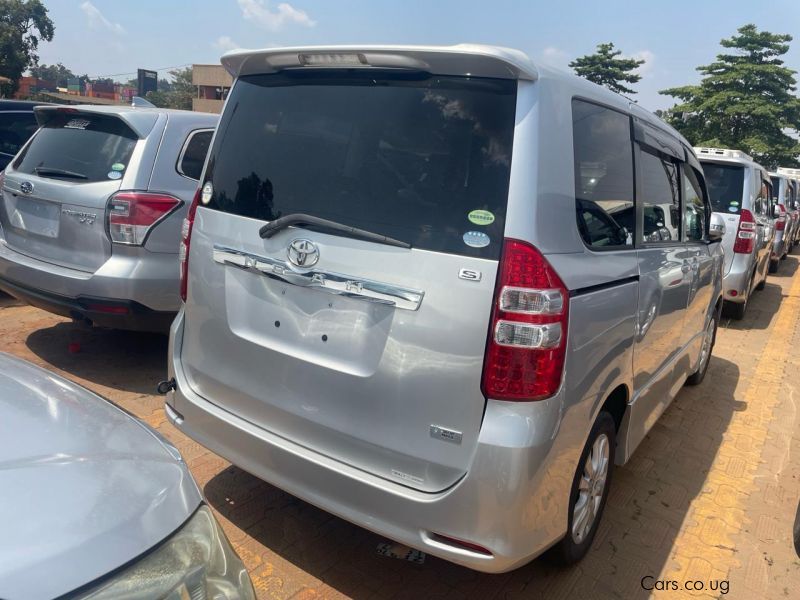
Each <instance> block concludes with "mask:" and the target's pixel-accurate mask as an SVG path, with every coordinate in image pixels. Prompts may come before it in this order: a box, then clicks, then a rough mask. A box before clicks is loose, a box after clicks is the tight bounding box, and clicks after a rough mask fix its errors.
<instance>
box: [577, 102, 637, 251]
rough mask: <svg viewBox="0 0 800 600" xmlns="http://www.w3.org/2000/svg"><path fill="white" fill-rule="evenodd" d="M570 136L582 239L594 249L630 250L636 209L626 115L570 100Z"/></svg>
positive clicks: (579, 227) (629, 134)
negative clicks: (571, 136) (571, 138)
mask: <svg viewBox="0 0 800 600" xmlns="http://www.w3.org/2000/svg"><path fill="white" fill-rule="evenodd" d="M572 135H573V146H574V153H575V211H576V217H577V223H578V230H579V231H580V234H581V237H582V238H583V241H584V242H585V243H586V245H587V246H590V247H592V248H596V249H604V248H632V247H633V235H634V226H635V222H636V211H635V209H634V205H633V191H634V179H633V144H632V142H631V129H630V117H628V116H626V115H624V114H622V113H619V112H616V111H614V110H610V109H608V108H603V107H602V106H597V105H596V104H592V103H590V102H584V101H582V100H573V101H572Z"/></svg>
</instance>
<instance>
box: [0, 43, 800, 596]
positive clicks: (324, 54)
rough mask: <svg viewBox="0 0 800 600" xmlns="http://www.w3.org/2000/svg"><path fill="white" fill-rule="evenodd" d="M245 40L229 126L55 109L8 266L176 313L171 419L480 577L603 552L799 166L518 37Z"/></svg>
mask: <svg viewBox="0 0 800 600" xmlns="http://www.w3.org/2000/svg"><path fill="white" fill-rule="evenodd" d="M222 63H223V65H224V66H225V67H226V68H227V70H228V71H229V72H230V73H231V74H232V75H233V77H234V78H235V82H234V85H233V87H232V89H231V91H230V94H229V96H228V98H227V101H226V104H225V108H224V111H223V114H222V116H221V118H220V120H219V123H218V124H217V122H216V117H214V116H211V115H201V114H198V113H178V112H172V111H161V110H157V109H138V108H107V109H90V108H84V107H78V108H68V109H65V108H59V107H45V108H37V109H36V114H37V119H38V120H39V123H40V125H41V128H40V129H39V131H38V132H37V133H36V135H35V136H34V137H33V139H32V140H31V141H30V142H29V143H28V144H27V145H26V146H25V147H24V148H23V149H22V150H21V152H20V153H19V154H18V155H17V156H16V158H15V159H14V161H13V162H12V163H11V164H10V165H9V167H8V168H7V169H6V172H5V178H4V180H3V181H2V195H3V202H2V205H0V226H1V227H2V229H0V231H2V234H1V235H2V239H0V289H4V290H6V291H8V292H9V293H11V294H13V295H15V296H17V297H18V298H21V299H23V300H26V301H28V302H30V303H31V304H34V305H37V306H41V307H43V308H46V309H48V310H51V311H53V312H56V313H58V314H64V315H68V316H71V317H73V318H75V319H80V320H89V321H91V322H93V323H96V324H101V325H108V326H113V327H124V328H138V329H158V328H159V327H161V326H162V325H163V324H164V323H166V322H167V321H170V322H171V329H170V342H169V355H168V379H167V380H166V381H164V382H162V383H161V384H160V385H159V390H160V391H161V392H162V393H165V394H166V405H165V410H166V413H167V416H168V418H169V420H170V421H171V422H172V424H173V425H174V426H175V427H176V428H178V429H180V430H181V431H183V432H184V433H185V434H187V435H188V436H190V437H191V438H193V439H195V440H197V441H198V442H200V443H201V444H203V445H205V446H206V447H208V448H210V449H212V450H213V451H215V452H217V453H218V454H220V455H221V456H223V457H225V458H226V459H228V460H230V461H231V462H233V463H234V464H237V465H239V466H240V467H242V468H244V469H245V470H247V471H249V472H251V473H253V474H255V475H257V476H258V477H261V478H263V479H264V480H266V481H269V482H271V483H273V484H275V485H276V486H278V487H280V488H282V489H284V490H287V491H288V492H290V493H292V494H294V495H296V496H298V497H300V498H303V499H305V500H307V501H308V502H311V503H313V504H315V505H317V506H319V507H321V508H323V509H325V510H328V511H330V512H331V513H334V514H336V515H339V516H340V517H342V518H345V519H347V520H350V521H352V522H354V523H357V524H359V525H361V526H363V527H366V528H369V529H371V530H373V531H375V532H378V533H380V534H382V535H385V536H387V537H389V538H391V539H394V540H397V541H400V542H403V543H405V544H407V545H409V546H411V547H414V548H418V549H421V550H423V551H425V552H428V553H430V554H433V555H436V556H439V557H442V558H444V559H447V560H450V561H452V562H455V563H458V564H461V565H465V566H467V567H470V568H473V569H477V570H480V571H487V572H502V571H507V570H510V569H513V568H515V567H518V566H520V565H522V564H524V563H526V562H528V561H530V560H531V559H533V558H534V557H536V556H538V555H540V554H542V553H543V552H545V551H548V550H549V551H550V555H551V556H552V557H553V558H556V559H558V560H560V561H561V562H563V563H572V562H575V561H577V560H579V559H580V558H581V557H582V556H583V555H584V554H585V553H586V552H587V551H588V549H589V547H590V546H591V544H592V540H593V537H594V535H595V532H596V531H597V527H598V523H599V519H600V515H601V513H602V511H603V507H604V505H605V502H606V499H607V498H608V493H609V486H610V482H611V477H612V473H613V466H614V465H615V464H624V463H625V462H626V461H627V460H628V459H629V458H630V456H631V455H632V453H633V452H634V450H635V449H636V447H637V446H638V445H639V443H640V442H641V441H642V439H643V438H644V436H645V435H646V434H647V432H648V430H649V429H650V427H652V425H653V423H654V422H655V421H656V419H657V418H658V416H659V415H660V414H661V413H662V412H663V411H664V410H665V409H666V408H667V406H668V405H669V404H670V402H671V401H672V399H673V398H674V397H675V395H676V394H677V392H678V391H679V390H680V388H681V386H682V385H683V384H684V383H688V384H691V385H697V384H699V383H701V382H702V381H703V378H704V377H705V374H706V372H707V370H708V367H709V362H710V357H711V354H712V350H713V347H714V342H715V339H716V332H717V327H718V324H719V320H720V314H721V311H722V307H723V302H725V303H727V304H729V305H730V306H731V309H732V312H733V313H734V316H739V317H741V316H743V315H744V312H745V309H746V306H747V301H748V300H749V298H750V294H751V291H752V290H753V289H758V288H759V287H761V286H763V284H764V282H765V280H766V277H767V272H768V270H769V265H770V261H774V262H777V261H778V260H779V259H780V257H781V256H782V255H783V254H785V252H787V251H788V250H787V248H788V246H789V245H790V244H793V243H795V242H796V241H797V238H798V233H800V232H798V231H797V229H798V226H797V225H796V223H797V216H796V215H797V211H798V208H800V206H798V200H800V198H798V185H797V184H798V181H799V179H798V178H796V177H795V176H794V175H793V174H791V173H788V172H784V171H780V172H779V173H776V174H775V175H774V177H775V179H776V180H777V181H778V184H777V185H776V184H775V183H774V182H773V179H771V178H770V175H769V174H768V173H767V171H766V170H764V169H763V168H762V167H760V166H759V165H757V164H756V163H754V162H753V161H752V159H750V158H749V157H747V156H746V155H744V154H743V153H741V152H738V151H735V150H719V149H710V148H698V149H693V148H692V147H691V145H690V144H689V143H688V142H687V141H686V140H685V139H684V138H683V137H682V136H681V135H680V134H679V133H677V132H676V131H675V130H674V129H672V128H671V127H669V126H668V125H666V124H665V123H663V122H662V121H660V120H659V119H658V118H656V117H655V116H654V115H652V114H650V113H649V112H647V111H645V110H644V109H642V108H641V107H639V106H638V105H637V104H635V103H633V102H631V101H629V100H627V99H625V98H623V97H622V96H619V95H617V94H614V93H612V92H610V91H608V90H606V89H605V88H601V87H599V86H596V85H594V84H592V83H590V82H588V81H586V80H583V79H580V78H578V77H575V76H572V75H567V74H564V73H561V72H559V71H556V70H552V69H550V68H548V67H546V66H543V65H537V64H534V63H533V62H532V61H531V60H530V59H529V58H528V57H527V56H526V55H525V54H523V53H521V52H518V51H515V50H508V49H502V48H496V47H490V46H474V45H460V46H452V47H434V46H431V47H428V46H419V47H411V46H408V47H406V46H380V47H377V46H374V47H373V46H364V47H362V46H358V47H311V48H301V49H298V48H289V49H287V48H275V49H268V50H260V51H234V52H231V53H228V54H226V55H225V56H224V57H223V58H222ZM215 126H216V129H215V131H214V132H213V133H212V130H214V128H215ZM206 152H207V153H208V156H207V157H206ZM773 189H774V190H776V191H775V192H774V194H773V191H772V190H773ZM775 194H777V195H775ZM777 200H782V201H781V202H778V201H777ZM780 206H782V207H783V208H780ZM181 221H182V225H180V223H181ZM778 232H781V235H780V236H778ZM778 237H780V243H779V242H778ZM776 244H777V245H776ZM175 312H177V317H176V318H174V320H172V316H173V314H174V313H175ZM0 591H2V590H0Z"/></svg>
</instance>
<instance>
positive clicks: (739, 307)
mask: <svg viewBox="0 0 800 600" xmlns="http://www.w3.org/2000/svg"><path fill="white" fill-rule="evenodd" d="M746 311H747V300H745V301H744V302H731V303H729V304H728V306H727V313H728V315H729V316H730V317H731V319H734V320H735V321H741V320H742V319H744V313H745V312H746Z"/></svg>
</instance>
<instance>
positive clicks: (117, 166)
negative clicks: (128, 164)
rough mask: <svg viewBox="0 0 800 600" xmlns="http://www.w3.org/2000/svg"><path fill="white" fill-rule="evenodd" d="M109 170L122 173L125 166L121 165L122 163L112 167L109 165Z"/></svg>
mask: <svg viewBox="0 0 800 600" xmlns="http://www.w3.org/2000/svg"><path fill="white" fill-rule="evenodd" d="M111 170H112V171H124V170H125V165H123V164H122V163H114V164H113V165H111Z"/></svg>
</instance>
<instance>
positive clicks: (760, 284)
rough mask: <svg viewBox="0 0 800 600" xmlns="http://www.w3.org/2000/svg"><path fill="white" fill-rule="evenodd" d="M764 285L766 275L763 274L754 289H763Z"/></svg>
mask: <svg viewBox="0 0 800 600" xmlns="http://www.w3.org/2000/svg"><path fill="white" fill-rule="evenodd" d="M766 285H767V277H766V275H765V276H764V279H762V280H761V281H759V282H758V285H757V286H756V289H757V290H758V291H759V292H760V291H761V290H763V289H764V286H766Z"/></svg>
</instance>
